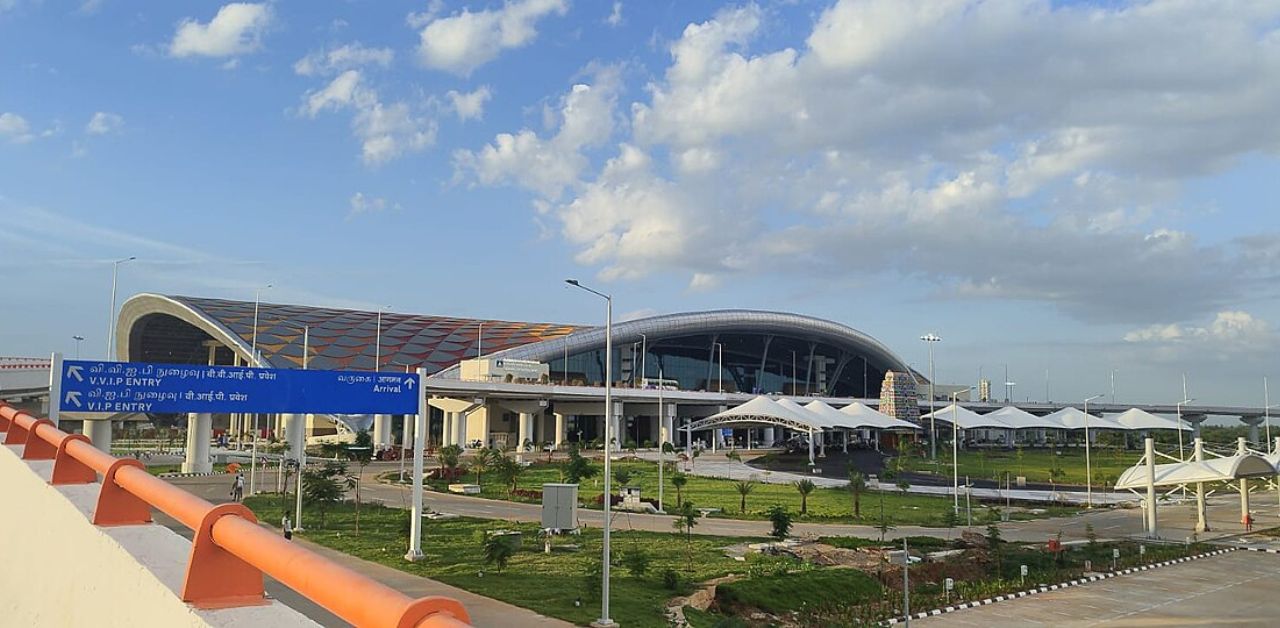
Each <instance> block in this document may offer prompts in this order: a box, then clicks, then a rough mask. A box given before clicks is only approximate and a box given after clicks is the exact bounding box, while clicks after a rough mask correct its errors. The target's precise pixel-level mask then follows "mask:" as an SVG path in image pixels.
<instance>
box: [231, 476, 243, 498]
mask: <svg viewBox="0 0 1280 628" xmlns="http://www.w3.org/2000/svg"><path fill="white" fill-rule="evenodd" d="M231 499H232V501H236V502H240V501H244V472H243V471H238V472H236V479H235V480H233V481H232V483H231Z"/></svg>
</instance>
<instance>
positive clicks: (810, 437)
mask: <svg viewBox="0 0 1280 628" xmlns="http://www.w3.org/2000/svg"><path fill="white" fill-rule="evenodd" d="M809 466H811V467H812V466H813V429H812V428H811V429H810V430H809Z"/></svg>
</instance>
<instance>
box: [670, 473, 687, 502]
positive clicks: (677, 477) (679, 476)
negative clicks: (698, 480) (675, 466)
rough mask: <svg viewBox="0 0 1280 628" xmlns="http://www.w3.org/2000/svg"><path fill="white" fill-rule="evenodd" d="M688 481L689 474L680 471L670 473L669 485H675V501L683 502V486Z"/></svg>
mask: <svg viewBox="0 0 1280 628" xmlns="http://www.w3.org/2000/svg"><path fill="white" fill-rule="evenodd" d="M688 483H689V476H688V475H685V474H683V473H680V472H676V473H672V474H671V485H672V486H674V487H676V503H677V504H683V503H684V486H685V485H686V484H688Z"/></svg>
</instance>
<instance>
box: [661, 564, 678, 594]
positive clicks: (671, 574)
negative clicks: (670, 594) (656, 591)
mask: <svg viewBox="0 0 1280 628" xmlns="http://www.w3.org/2000/svg"><path fill="white" fill-rule="evenodd" d="M662 588H664V589H666V590H668V591H676V590H678V589H679V588H680V574H678V573H676V570H674V569H664V570H662Z"/></svg>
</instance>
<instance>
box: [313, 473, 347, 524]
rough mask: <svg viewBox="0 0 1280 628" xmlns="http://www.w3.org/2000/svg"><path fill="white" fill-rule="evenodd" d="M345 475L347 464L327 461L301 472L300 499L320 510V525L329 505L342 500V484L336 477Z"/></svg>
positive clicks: (323, 522)
mask: <svg viewBox="0 0 1280 628" xmlns="http://www.w3.org/2000/svg"><path fill="white" fill-rule="evenodd" d="M346 475H347V465H345V464H343V463H341V462H334V461H332V460H331V461H328V462H325V463H324V464H323V465H322V466H320V467H319V468H316V469H307V470H305V471H303V472H302V499H303V501H305V502H306V503H308V504H310V505H311V506H314V507H315V509H316V510H319V511H320V527H322V528H323V527H324V525H325V514H326V513H327V512H328V510H329V507H330V506H332V505H333V504H336V503H338V502H339V501H342V484H341V483H339V480H338V478H342V477H345V476H346Z"/></svg>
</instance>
